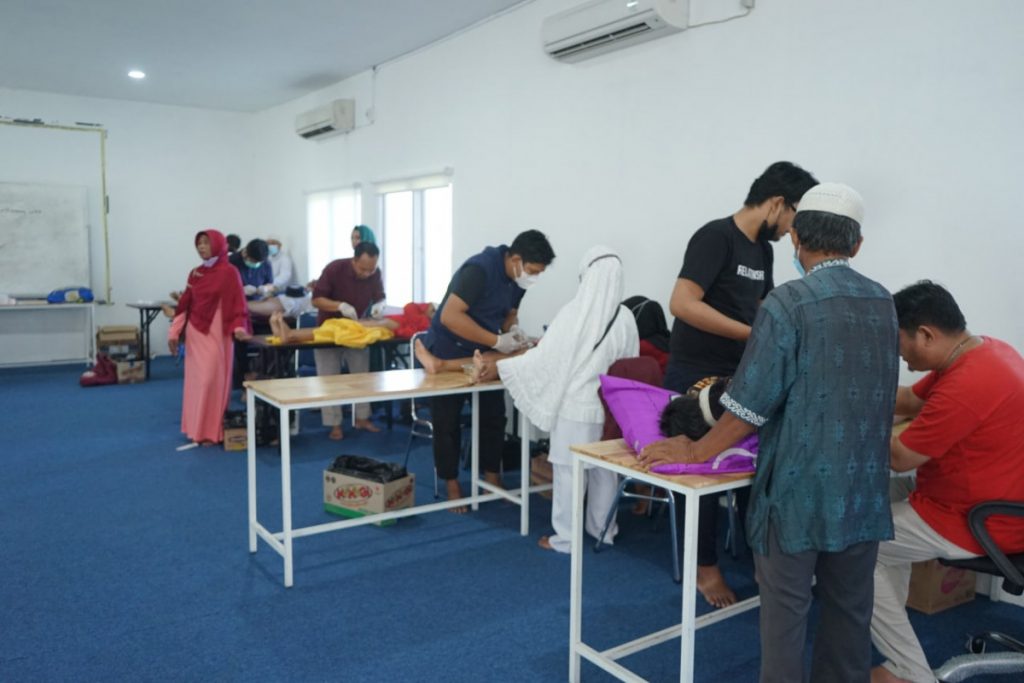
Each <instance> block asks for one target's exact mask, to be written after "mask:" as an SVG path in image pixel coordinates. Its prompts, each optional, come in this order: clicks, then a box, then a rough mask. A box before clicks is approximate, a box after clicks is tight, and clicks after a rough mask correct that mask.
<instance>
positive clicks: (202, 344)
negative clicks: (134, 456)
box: [167, 230, 252, 446]
mask: <svg viewBox="0 0 1024 683" xmlns="http://www.w3.org/2000/svg"><path fill="white" fill-rule="evenodd" d="M195 244H196V251H197V252H199V258H200V259H202V261H203V263H202V264H201V265H200V266H198V267H196V268H193V269H192V272H191V273H189V274H188V284H187V285H186V286H185V292H184V293H183V294H182V295H181V298H180V299H179V300H178V308H177V309H176V310H175V312H174V321H173V322H172V323H171V329H170V332H168V335H167V346H168V348H169V349H170V350H171V354H172V355H176V354H177V352H178V339H179V338H180V337H181V334H182V332H184V333H185V335H186V338H187V339H188V353H187V354H185V391H184V396H183V399H182V402H181V431H182V433H184V434H185V435H186V436H187V437H188V438H190V439H191V440H192V441H193V443H196V444H202V445H204V446H212V445H213V444H217V443H220V442H221V441H223V440H224V411H225V409H226V408H227V405H228V398H229V397H230V395H231V365H232V361H233V359H234V338H235V337H237V338H240V339H244V338H246V337H248V336H249V334H250V332H251V330H252V328H251V327H250V324H249V311H248V308H247V307H246V305H245V294H244V293H243V291H242V279H241V278H240V277H239V275H238V270H237V269H236V268H235V267H234V266H232V265H231V264H230V263H229V262H228V244H227V240H225V239H224V235H222V234H221V233H219V232H217V231H216V230H203V231H202V232H200V233H198V234H197V235H196V240H195Z"/></svg>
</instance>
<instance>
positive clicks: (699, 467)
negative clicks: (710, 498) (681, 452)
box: [651, 432, 758, 474]
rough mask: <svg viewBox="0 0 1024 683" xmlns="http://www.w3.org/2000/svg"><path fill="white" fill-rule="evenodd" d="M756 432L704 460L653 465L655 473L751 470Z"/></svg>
mask: <svg viewBox="0 0 1024 683" xmlns="http://www.w3.org/2000/svg"><path fill="white" fill-rule="evenodd" d="M757 443H758V441H757V433H756V432H755V433H753V434H748V435H747V436H745V437H743V438H742V439H740V440H739V441H737V442H736V443H735V444H734V445H733V446H732V448H727V449H725V450H724V451H722V452H721V453H719V454H718V455H716V456H715V457H713V458H711V459H710V460H707V461H705V462H690V463H681V462H673V463H666V464H664V465H655V466H654V467H652V468H651V472H654V473H655V474H742V473H746V472H753V471H754V469H755V466H756V464H757Z"/></svg>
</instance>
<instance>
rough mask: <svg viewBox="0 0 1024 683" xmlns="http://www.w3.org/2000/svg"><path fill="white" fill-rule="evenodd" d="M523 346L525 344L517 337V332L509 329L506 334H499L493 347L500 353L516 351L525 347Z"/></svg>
mask: <svg viewBox="0 0 1024 683" xmlns="http://www.w3.org/2000/svg"><path fill="white" fill-rule="evenodd" d="M523 346H524V344H523V343H522V342H521V341H519V340H518V339H516V337H515V333H514V332H512V331H509V332H506V333H505V334H499V335H498V341H497V342H496V343H495V344H494V346H492V347H491V348H492V349H494V350H495V351H497V352H498V353H515V352H516V351H518V350H519V349H521V348H523Z"/></svg>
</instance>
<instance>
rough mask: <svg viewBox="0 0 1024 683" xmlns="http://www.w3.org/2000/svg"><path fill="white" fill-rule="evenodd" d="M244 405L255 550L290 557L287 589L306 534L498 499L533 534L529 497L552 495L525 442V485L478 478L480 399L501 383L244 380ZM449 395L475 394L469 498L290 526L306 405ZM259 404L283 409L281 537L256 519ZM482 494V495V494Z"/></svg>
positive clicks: (443, 378) (415, 377) (446, 377)
mask: <svg viewBox="0 0 1024 683" xmlns="http://www.w3.org/2000/svg"><path fill="white" fill-rule="evenodd" d="M245 387H246V388H247V389H248V392H246V404H247V405H246V408H247V417H248V425H247V427H248V442H249V443H248V489H249V552H250V553H255V552H256V546H257V539H258V538H262V539H263V540H264V541H266V543H267V545H269V546H270V547H271V548H273V549H274V550H276V551H277V552H278V554H280V555H281V556H282V557H283V558H284V585H285V586H286V587H290V586H291V585H292V584H293V557H294V555H293V549H292V545H293V541H294V539H296V538H299V537H302V536H312V535H315V534H322V533H327V532H329V531H337V530H339V529H347V528H349V527H354V526H361V525H363V524H373V523H377V522H383V521H386V520H389V519H397V518H399V517H409V516H412V515H419V514H423V513H427V512H436V511H438V510H447V509H449V508H453V507H459V506H463V505H469V506H471V507H472V508H473V509H474V510H476V509H478V507H479V504H480V503H484V502H488V501H492V500H498V499H502V500H509V501H511V502H513V503H515V504H516V505H519V506H520V508H521V514H520V533H521V534H522V535H524V536H525V535H527V534H528V533H529V519H530V494H531V493H539V492H541V491H546V490H549V489H550V488H551V486H550V485H541V486H533V487H530V485H529V482H530V442H529V439H525V438H524V439H523V440H522V447H521V450H520V458H521V459H520V487H519V488H518V489H502V488H499V487H497V486H493V485H491V484H489V483H487V482H486V481H483V480H481V479H480V438H479V437H480V418H479V395H480V392H483V391H504V386H503V385H502V383H501V382H500V381H494V382H485V383H481V384H473V383H471V381H470V378H469V377H468V376H467V375H465V374H464V373H461V372H445V373H438V374H436V375H431V374H428V373H427V372H426V371H425V370H421V369H416V370H388V371H384V372H364V373H357V374H349V375H330V376H326V377H292V378H287V379H269V380H259V381H252V382H246V383H245ZM451 394H470V395H471V400H472V440H471V444H472V449H471V477H470V495H469V496H467V497H464V498H459V499H457V500H447V501H442V502H437V503H431V504H428V505H417V506H415V507H411V508H404V509H401V510H392V511H390V512H382V513H380V514H374V515H367V516H366V517H359V518H355V519H345V520H340V521H335V522H328V523H325V524H317V525H314V526H309V527H303V528H298V529H295V528H293V527H292V493H291V435H290V432H289V429H288V424H289V413H290V412H291V411H293V410H300V409H304V408H322V407H324V406H333V405H350V404H355V403H368V402H372V401H381V400H397V399H411V398H417V399H422V398H429V397H432V396H445V395H451ZM257 400H261V401H265V402H266V403H269V404H270V405H272V406H274V407H276V408H278V409H279V410H280V411H281V419H280V421H279V423H278V424H279V425H282V428H281V440H280V448H281V526H282V529H281V531H279V532H276V533H275V532H272V531H270V530H268V529H267V527H266V526H264V525H263V524H261V523H260V521H259V520H258V519H257V518H256V441H255V436H256V401H257ZM520 419H521V422H522V430H523V433H524V434H525V433H528V432H527V431H526V429H527V428H528V426H529V424H528V421H527V419H526V417H525V415H521V417H520ZM482 491H483V492H482Z"/></svg>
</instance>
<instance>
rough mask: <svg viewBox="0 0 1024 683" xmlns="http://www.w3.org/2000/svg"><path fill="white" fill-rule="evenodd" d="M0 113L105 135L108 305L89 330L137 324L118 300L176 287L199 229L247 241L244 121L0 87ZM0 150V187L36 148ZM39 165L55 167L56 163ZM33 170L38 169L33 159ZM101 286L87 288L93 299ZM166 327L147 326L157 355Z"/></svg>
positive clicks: (249, 204) (160, 294)
mask: <svg viewBox="0 0 1024 683" xmlns="http://www.w3.org/2000/svg"><path fill="white" fill-rule="evenodd" d="M0 115H3V116H5V117H10V118H20V119H36V118H38V119H42V120H43V121H44V122H46V123H58V124H67V125H74V123H75V122H76V121H84V122H89V123H99V124H102V125H103V126H104V127H105V128H106V129H107V131H108V136H107V145H106V174H107V193H108V195H109V197H110V214H109V217H108V223H109V237H110V265H111V269H110V279H111V289H112V300H113V303H114V305H112V306H104V307H100V308H99V309H98V311H97V324H129V323H135V324H137V323H138V313H137V311H135V310H134V309H129V308H127V307H125V306H124V304H125V303H129V302H133V301H139V300H158V299H166V298H167V295H168V293H169V292H170V291H171V290H172V289H182V288H184V286H185V279H186V277H187V276H188V271H189V269H190V268H191V267H193V266H194V265H196V263H198V257H197V256H196V253H195V247H194V246H193V236H194V235H195V233H196V232H197V231H198V230H200V229H201V228H203V227H213V228H217V229H219V230H221V231H223V232H224V233H229V232H236V233H239V234H241V235H243V236H245V235H253V232H252V228H251V226H252V224H253V216H254V215H256V214H257V213H258V212H260V210H261V207H260V206H258V205H257V204H256V203H255V202H254V201H253V198H252V195H251V188H252V177H251V160H250V159H248V158H247V151H248V150H249V149H250V148H251V140H252V139H253V136H252V134H251V132H250V131H249V130H248V129H247V127H246V126H247V125H248V124H249V123H250V122H251V115H243V114H234V113H225V112H216V111H208V110H200V109H189V108H183V107H167V106H158V105H149V104H140V103H135V102H123V101H115V100H100V99H89V98H82V97H66V96H61V95H51V94H45V93H36V92H28V91H22V90H7V89H0ZM2 154H3V156H4V159H5V161H4V162H3V163H2V164H0V169H2V174H0V175H2V177H0V181H8V182H10V181H19V180H23V178H22V177H19V166H20V164H18V163H17V162H16V160H17V159H19V158H32V157H33V156H37V155H38V149H33V148H31V146H29V145H20V146H19V147H18V148H11V147H9V146H7V147H5V148H4V149H3V150H2ZM12 160H13V161H12ZM49 162H50V163H51V164H52V165H53V166H54V167H59V166H60V165H61V164H62V159H61V158H59V157H55V158H53V159H50V160H49ZM33 166H34V167H39V166H41V164H40V163H39V160H38V159H36V160H35V163H34V164H33ZM30 180H32V181H39V180H41V178H40V177H38V176H33V177H32V178H31V179H30ZM65 181H66V182H71V180H68V179H65ZM92 228H93V229H95V230H101V229H102V226H100V225H94V226H92ZM55 248H58V249H59V248H60V245H55ZM95 260H96V259H95V256H94V261H95ZM94 279H95V277H94ZM102 285H103V283H102V282H94V286H95V289H96V292H97V294H98V295H101V290H102ZM55 286H56V285H55ZM166 329H167V327H166V324H165V323H164V321H163V320H162V317H161V318H159V319H158V322H157V323H155V324H154V326H153V328H152V334H153V340H154V344H153V346H154V349H156V350H158V351H162V352H166V349H165V344H163V343H162V340H163V338H164V337H165V335H166Z"/></svg>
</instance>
